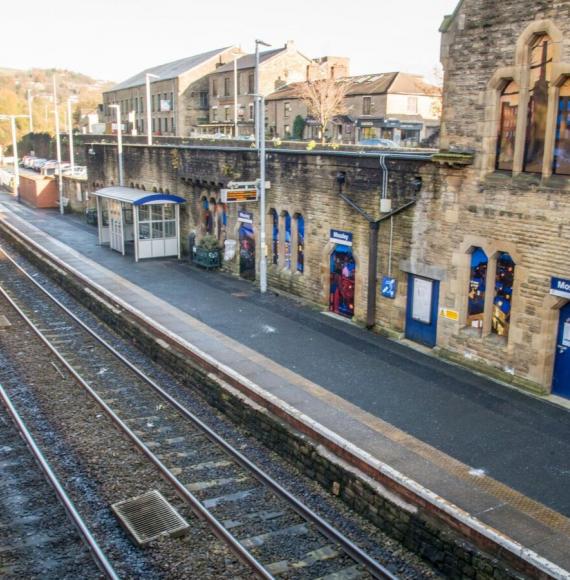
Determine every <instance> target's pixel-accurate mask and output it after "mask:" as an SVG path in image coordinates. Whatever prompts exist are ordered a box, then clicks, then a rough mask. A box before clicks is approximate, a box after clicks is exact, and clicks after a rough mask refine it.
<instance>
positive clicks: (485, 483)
mask: <svg viewBox="0 0 570 580" xmlns="http://www.w3.org/2000/svg"><path fill="white" fill-rule="evenodd" d="M0 219H4V220H6V221H7V222H8V223H11V224H13V225H15V226H16V227H18V228H20V229H22V231H25V232H26V233H27V235H29V236H30V237H32V238H33V239H35V240H36V241H38V242H39V243H41V244H42V246H43V247H45V248H47V249H49V251H50V252H52V253H53V254H55V255H57V256H58V257H60V258H61V259H63V260H64V261H65V262H67V263H68V264H69V265H71V266H72V267H74V268H76V269H77V270H78V271H80V272H81V273H83V274H84V275H86V276H88V277H90V278H91V279H92V280H94V281H95V282H96V283H98V284H100V285H101V286H103V287H105V288H107V289H108V290H110V291H111V292H113V293H114V294H116V295H117V296H119V297H120V298H122V299H123V300H126V301H127V302H128V303H130V304H131V305H132V306H134V307H136V308H138V309H139V310H141V311H142V312H143V313H145V314H146V315H148V316H149V317H151V318H153V319H155V320H156V321H158V322H159V323H160V324H162V325H163V326H164V327H166V328H168V329H169V330H171V331H172V332H174V333H176V334H177V335H179V336H180V337H182V338H183V339H184V340H187V341H188V342H190V343H192V344H195V345H196V346H197V347H199V348H200V349H202V350H203V351H205V352H206V353H208V354H210V355H211V356H213V357H214V358H216V359H217V360H219V361H220V362H222V363H224V364H227V365H228V366H230V367H232V368H234V369H235V370H237V371H238V372H240V373H241V374H242V375H244V376H245V377H247V378H249V379H250V380H252V381H253V382H255V383H256V384H258V385H260V386H261V387H262V388H264V389H266V390H267V391H268V392H270V393H272V394H273V395H275V396H277V397H279V398H280V399H281V400H283V401H285V402H286V403H287V404H289V405H291V406H293V407H295V408H296V409H299V410H300V411H302V412H303V413H305V414H306V415H308V416H309V417H311V418H312V419H313V420H315V421H317V422H319V423H321V424H322V425H324V426H325V427H327V428H328V429H330V430H332V431H334V432H336V433H337V434H339V435H340V436H342V437H344V438H345V439H347V440H348V441H350V442H352V443H353V444H355V445H357V446H358V447H360V448H361V449H363V450H365V451H366V452H368V453H370V454H371V455H372V456H373V457H375V458H377V459H379V460H381V461H383V462H385V463H386V464H388V465H390V466H391V467H393V468H395V469H397V470H399V471H400V472H402V473H403V474H404V475H406V476H407V477H410V478H411V479H413V480H415V481H417V482H418V483H420V484H421V485H423V486H425V487H426V488H428V489H430V490H432V491H433V492H435V493H437V494H438V495H440V496H441V497H443V498H445V499H446V500H448V501H450V502H453V503H454V504H456V505H457V506H459V507H460V508H462V509H463V510H465V511H467V512H468V513H470V514H471V515H473V516H474V517H476V518H478V519H479V520H480V521H482V522H484V523H485V524H488V525H490V526H493V527H494V528H496V529H497V530H499V531H501V532H503V533H505V534H506V535H508V536H510V537H511V538H513V539H514V540H516V541H518V542H520V543H521V544H523V545H524V546H527V547H529V548H531V549H532V550H534V551H535V552H537V553H538V554H540V555H541V556H543V557H545V558H547V559H550V560H551V561H553V562H554V563H556V564H558V565H559V566H561V567H563V568H566V569H569V570H570V519H569V516H570V412H569V411H568V410H567V409H565V408H563V407H560V406H558V405H554V404H552V403H551V402H549V401H548V400H543V399H538V398H535V397H532V396H529V395H526V394H524V393H521V392H518V391H517V390H514V389H510V388H508V387H506V386H503V385H500V384H497V383H495V382H493V381H490V380H488V379H485V378H483V377H480V376H476V375H474V374H472V373H470V372H469V371H467V370H464V369H461V368H459V367H456V366H453V365H450V364H448V363H446V362H444V361H441V360H438V359H436V358H434V357H432V356H428V355H426V354H423V353H421V352H418V351H416V350H413V349H411V348H409V347H407V346H406V345H403V344H400V343H397V342H394V341H391V340H388V339H385V338H383V337H381V336H377V335H374V334H372V333H369V332H367V331H365V330H363V329H361V328H359V327H357V326H355V325H352V324H348V323H345V322H342V321H339V320H335V319H333V318H331V317H328V316H324V315H323V314H322V313H321V312H318V311H316V310H314V309H311V308H309V307H306V306H302V305H300V304H299V303H297V302H296V301H293V300H291V299H288V298H285V297H282V296H277V295H275V294H272V293H268V294H267V295H264V296H262V295H260V294H259V292H258V291H257V290H256V289H255V288H254V287H253V286H252V285H251V284H250V283H248V282H245V281H243V280H239V279H236V278H234V277H231V276H228V275H225V274H221V273H219V272H204V271H201V270H198V269H195V268H193V267H191V266H189V265H188V264H186V263H182V262H177V261H175V260H160V261H142V262H139V263H138V264H136V263H135V262H134V259H133V258H132V257H129V256H127V257H123V256H121V255H120V254H118V253H116V252H113V251H111V250H110V249H108V248H106V247H100V246H97V236H96V233H97V232H96V229H95V228H93V227H91V226H88V225H86V224H84V223H82V221H81V220H80V219H79V218H77V217H73V216H60V215H58V214H57V213H56V212H53V211H49V210H34V209H30V208H27V207H24V206H22V205H18V204H17V203H16V202H15V201H14V199H13V198H12V197H11V196H9V195H6V194H0ZM46 234H48V235H47V236H46Z"/></svg>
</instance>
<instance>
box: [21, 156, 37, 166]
mask: <svg viewBox="0 0 570 580" xmlns="http://www.w3.org/2000/svg"><path fill="white" fill-rule="evenodd" d="M35 160H36V158H35V157H33V156H32V155H24V157H22V165H23V166H24V167H27V168H28V169H31V168H32V167H33V165H34V161H35Z"/></svg>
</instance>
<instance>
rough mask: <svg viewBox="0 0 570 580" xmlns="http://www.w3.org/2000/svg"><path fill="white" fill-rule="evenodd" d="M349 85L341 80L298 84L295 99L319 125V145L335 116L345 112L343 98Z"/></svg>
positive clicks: (329, 79) (319, 80) (318, 80)
mask: <svg viewBox="0 0 570 580" xmlns="http://www.w3.org/2000/svg"><path fill="white" fill-rule="evenodd" d="M349 86H350V83H348V82H347V81H345V80H343V79H340V80H339V79H333V78H325V79H317V80H314V81H307V82H304V83H300V84H299V87H298V89H297V95H296V96H297V97H298V98H299V99H301V100H302V101H303V103H305V105H306V106H307V109H308V112H309V115H310V116H311V117H313V118H314V119H315V120H316V121H317V122H318V124H319V137H320V138H321V143H324V142H325V129H326V127H327V125H328V124H329V123H330V122H331V121H332V120H333V118H334V117H336V116H337V115H342V114H344V113H345V112H346V104H345V102H344V98H345V97H346V93H347V91H348V89H349Z"/></svg>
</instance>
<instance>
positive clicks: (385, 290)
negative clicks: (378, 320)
mask: <svg viewBox="0 0 570 580" xmlns="http://www.w3.org/2000/svg"><path fill="white" fill-rule="evenodd" d="M397 290H398V281H397V280H396V278H390V277H389V276H382V287H381V292H382V296H384V297H385V298H392V299H394V298H396V291H397Z"/></svg>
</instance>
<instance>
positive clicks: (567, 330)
mask: <svg viewBox="0 0 570 580" xmlns="http://www.w3.org/2000/svg"><path fill="white" fill-rule="evenodd" d="M562 346H570V320H567V321H566V322H565V323H564V331H563V332H562Z"/></svg>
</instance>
